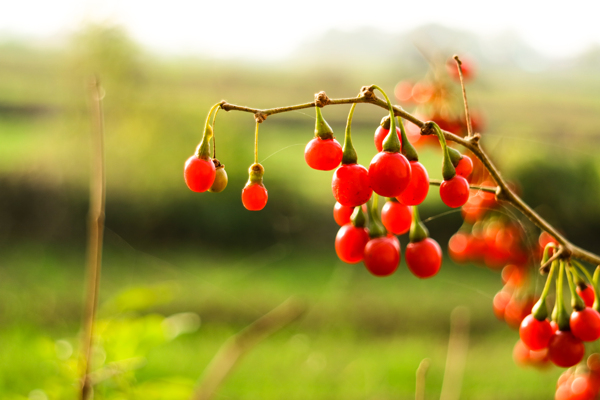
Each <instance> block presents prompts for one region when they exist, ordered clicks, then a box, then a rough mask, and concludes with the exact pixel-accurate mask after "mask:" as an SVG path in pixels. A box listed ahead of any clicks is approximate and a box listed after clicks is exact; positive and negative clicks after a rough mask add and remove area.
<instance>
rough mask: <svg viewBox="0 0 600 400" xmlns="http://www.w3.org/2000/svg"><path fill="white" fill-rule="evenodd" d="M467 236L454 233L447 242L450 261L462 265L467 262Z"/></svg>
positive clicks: (461, 233)
mask: <svg viewBox="0 0 600 400" xmlns="http://www.w3.org/2000/svg"><path fill="white" fill-rule="evenodd" d="M468 248H469V235H467V234H466V233H463V232H456V233H455V234H454V235H452V237H451V238H450V240H449V241H448V254H449V255H450V258H451V259H452V261H454V262H457V263H464V262H467V261H469V252H468Z"/></svg>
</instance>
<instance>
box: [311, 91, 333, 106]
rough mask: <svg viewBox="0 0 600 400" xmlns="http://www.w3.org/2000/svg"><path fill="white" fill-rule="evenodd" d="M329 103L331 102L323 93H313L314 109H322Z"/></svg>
mask: <svg viewBox="0 0 600 400" xmlns="http://www.w3.org/2000/svg"><path fill="white" fill-rule="evenodd" d="M330 103H331V100H329V97H327V93H325V92H324V91H320V92H319V93H315V107H320V108H323V107H325V106H326V105H328V104H330Z"/></svg>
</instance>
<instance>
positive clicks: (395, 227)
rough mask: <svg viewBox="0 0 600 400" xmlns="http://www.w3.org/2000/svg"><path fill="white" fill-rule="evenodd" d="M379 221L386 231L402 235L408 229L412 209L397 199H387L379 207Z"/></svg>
mask: <svg viewBox="0 0 600 400" xmlns="http://www.w3.org/2000/svg"><path fill="white" fill-rule="evenodd" d="M381 222H383V226H385V229H387V230H388V232H392V233H393V234H394V235H402V234H404V233H406V232H408V230H409V229H410V224H411V222H412V210H411V208H410V207H409V206H407V205H404V204H402V203H400V202H398V201H388V202H386V203H385V204H384V206H383V208H382V209H381Z"/></svg>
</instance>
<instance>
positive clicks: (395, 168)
mask: <svg viewBox="0 0 600 400" xmlns="http://www.w3.org/2000/svg"><path fill="white" fill-rule="evenodd" d="M410 174H411V172H410V163H409V162H408V160H407V159H406V157H404V156H403V155H402V154H400V153H390V152H387V151H381V152H379V153H377V154H376V155H375V157H373V159H372V160H371V165H369V182H370V185H371V188H372V189H373V191H374V192H375V193H377V194H379V195H380V196H385V197H396V196H399V195H400V194H401V193H402V192H403V191H404V189H406V187H407V186H408V183H409V182H410Z"/></svg>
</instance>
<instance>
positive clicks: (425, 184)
mask: <svg viewBox="0 0 600 400" xmlns="http://www.w3.org/2000/svg"><path fill="white" fill-rule="evenodd" d="M410 171H411V172H410V182H409V184H408V186H407V187H406V189H404V191H403V192H402V194H400V196H398V200H400V201H401V202H402V203H404V204H406V205H407V206H417V205H419V204H421V203H422V202H423V200H425V197H427V193H429V175H428V174H427V170H426V169H425V167H424V166H423V164H421V163H420V162H418V161H411V162H410Z"/></svg>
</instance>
